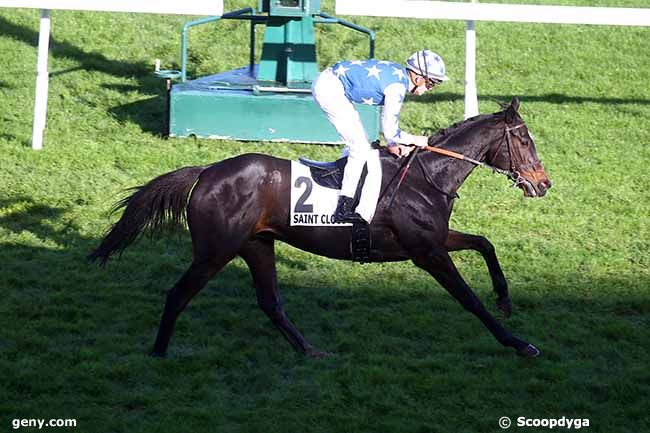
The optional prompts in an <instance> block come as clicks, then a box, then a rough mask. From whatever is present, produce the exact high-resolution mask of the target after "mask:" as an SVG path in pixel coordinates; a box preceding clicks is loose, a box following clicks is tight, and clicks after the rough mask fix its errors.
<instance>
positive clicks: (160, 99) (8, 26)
mask: <svg viewBox="0 0 650 433" xmlns="http://www.w3.org/2000/svg"><path fill="white" fill-rule="evenodd" d="M0 34H2V35H5V36H8V37H10V38H13V39H15V40H17V41H21V42H23V43H25V44H28V45H31V46H33V47H37V46H38V33H37V32H36V31H34V30H32V29H30V28H28V27H25V26H21V25H17V24H14V23H12V22H11V21H9V20H7V19H6V18H4V17H2V16H0ZM50 55H51V56H54V57H60V58H66V59H72V60H74V61H76V62H78V63H79V66H76V67H73V68H69V69H65V70H60V71H52V72H51V73H50V77H51V78H56V77H58V76H61V75H64V74H67V73H71V72H75V71H79V70H86V71H98V72H103V73H105V74H109V75H112V76H115V77H123V78H128V79H130V80H132V79H134V78H135V79H136V80H137V84H136V85H105V86H104V87H105V88H107V89H110V90H114V91H117V92H120V93H123V94H128V93H130V92H140V93H149V94H157V95H158V96H157V97H154V98H150V99H146V100H143V101H138V102H136V103H132V104H127V105H123V106H119V107H115V108H114V109H111V110H110V112H111V113H112V114H114V115H116V116H117V118H118V119H119V120H120V121H127V120H128V121H132V122H134V123H136V124H138V125H140V127H141V128H142V129H143V130H144V131H147V132H150V133H152V134H160V133H161V131H162V125H163V113H164V107H165V105H164V94H165V84H164V81H163V80H161V79H159V78H157V77H156V76H154V75H153V73H152V70H151V65H149V64H147V63H145V62H124V61H118V60H112V59H109V58H107V57H106V56H104V55H103V54H101V53H97V52H88V51H86V50H84V49H82V48H79V47H77V46H75V45H73V44H70V43H68V42H60V41H57V40H56V38H55V37H53V36H52V37H51V39H50ZM6 86H7V85H6V84H5V83H3V82H2V81H0V88H1V87H6ZM154 120H155V121H154Z"/></svg>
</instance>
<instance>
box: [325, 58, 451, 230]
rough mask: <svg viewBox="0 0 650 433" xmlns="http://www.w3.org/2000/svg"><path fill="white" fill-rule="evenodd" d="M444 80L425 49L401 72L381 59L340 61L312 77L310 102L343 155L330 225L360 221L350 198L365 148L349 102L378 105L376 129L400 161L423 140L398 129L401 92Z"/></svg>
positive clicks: (367, 145) (364, 137)
mask: <svg viewBox="0 0 650 433" xmlns="http://www.w3.org/2000/svg"><path fill="white" fill-rule="evenodd" d="M448 79H449V78H448V77H447V75H445V63H444V61H443V60H442V58H441V57H440V56H439V55H438V54H436V53H434V52H432V51H429V50H420V51H418V52H416V53H414V54H413V55H412V56H411V57H409V58H408V60H407V61H406V68H405V67H403V66H402V65H400V64H397V63H393V62H388V61H385V60H375V59H370V60H354V61H340V62H338V63H336V64H335V65H334V66H332V67H331V68H327V69H325V70H324V71H323V72H321V73H320V75H319V76H318V77H317V78H316V80H315V81H314V83H313V85H312V94H313V96H314V100H315V101H316V103H317V104H318V105H319V106H320V108H321V109H322V110H323V112H324V113H325V115H326V116H327V119H328V120H329V121H330V123H332V125H334V127H335V128H336V130H337V131H338V133H339V134H340V136H341V139H342V140H343V142H344V143H345V147H344V149H343V151H342V156H347V157H348V162H347V165H346V167H345V172H344V174H343V185H342V188H341V192H340V195H339V201H338V204H337V206H336V211H335V213H334V217H333V221H334V222H361V221H363V219H362V218H361V216H360V215H359V214H358V213H356V212H355V211H354V208H353V206H354V195H355V192H356V190H357V185H358V183H359V179H360V178H361V172H362V171H363V166H364V164H365V162H366V160H367V158H368V155H369V152H370V151H371V146H370V143H369V142H368V137H367V135H366V131H365V129H364V127H363V124H362V123H361V118H360V116H359V113H358V112H357V110H356V109H355V108H354V105H353V104H352V103H353V102H356V103H358V104H367V105H383V109H382V113H381V127H382V131H383V133H384V137H385V138H386V141H387V143H388V152H390V153H391V154H393V155H396V156H397V157H400V158H401V157H403V156H406V155H408V154H409V153H410V151H411V150H412V148H411V147H408V145H415V146H426V145H427V137H425V136H418V135H411V134H408V133H406V132H404V131H402V130H400V129H399V125H398V123H399V113H400V110H401V108H402V103H403V102H404V96H405V94H406V92H409V93H411V94H414V95H418V96H421V95H422V94H423V93H424V92H426V91H427V90H430V89H432V88H433V87H435V86H437V85H438V84H440V83H442V82H443V81H447V80H448Z"/></svg>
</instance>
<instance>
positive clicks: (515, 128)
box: [486, 98, 551, 197]
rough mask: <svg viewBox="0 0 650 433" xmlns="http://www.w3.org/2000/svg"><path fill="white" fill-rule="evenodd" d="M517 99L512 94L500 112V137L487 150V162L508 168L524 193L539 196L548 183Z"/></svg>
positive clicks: (528, 195) (547, 187)
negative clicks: (501, 138) (502, 128)
mask: <svg viewBox="0 0 650 433" xmlns="http://www.w3.org/2000/svg"><path fill="white" fill-rule="evenodd" d="M518 109H519V99H517V98H514V99H513V100H512V102H511V103H510V105H509V106H508V107H507V108H506V109H505V110H504V111H503V112H502V113H503V123H504V132H503V140H501V141H498V142H496V143H495V145H493V146H492V148H491V149H489V150H488V153H487V157H486V162H487V163H488V164H490V165H493V166H495V167H497V168H500V169H503V170H508V171H510V172H511V175H512V178H513V180H514V181H515V186H518V187H520V188H521V189H522V190H523V191H524V196H526V197H542V196H543V195H544V194H546V191H547V190H548V189H549V188H550V187H551V181H550V180H549V178H548V176H547V175H546V172H545V171H544V166H543V165H542V162H541V161H540V160H539V157H538V156H537V150H535V142H534V141H533V138H532V137H531V135H530V132H529V131H528V128H527V127H526V124H525V123H524V121H523V120H522V118H521V116H519V112H518Z"/></svg>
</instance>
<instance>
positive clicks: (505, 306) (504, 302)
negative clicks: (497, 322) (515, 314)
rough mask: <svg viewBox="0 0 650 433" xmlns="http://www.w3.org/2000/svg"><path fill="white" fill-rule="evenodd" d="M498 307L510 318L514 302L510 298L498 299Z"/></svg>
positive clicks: (504, 315)
mask: <svg viewBox="0 0 650 433" xmlns="http://www.w3.org/2000/svg"><path fill="white" fill-rule="evenodd" d="M497 308H498V309H499V311H501V314H503V317H505V318H508V317H510V315H511V314H512V302H510V298H508V297H506V298H502V299H497Z"/></svg>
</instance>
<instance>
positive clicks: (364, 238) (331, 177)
mask: <svg viewBox="0 0 650 433" xmlns="http://www.w3.org/2000/svg"><path fill="white" fill-rule="evenodd" d="M299 160H300V163H301V164H303V165H306V166H307V167H309V170H310V172H311V177H312V179H314V182H316V183H317V184H319V185H320V186H323V187H325V188H332V189H341V186H342V185H343V172H344V171H345V166H346V165H347V163H348V158H347V157H345V158H340V159H337V160H336V161H332V162H321V161H314V160H311V159H307V158H300V159H299ZM367 175H368V164H367V163H366V164H364V166H363V171H362V172H361V179H359V184H358V185H357V190H356V192H355V194H354V206H355V207H356V206H357V205H358V204H359V198H360V197H361V190H362V189H363V185H364V184H365V182H366V177H367ZM370 247H371V240H370V228H369V226H368V223H366V222H365V221H364V222H355V223H353V224H352V232H351V233H350V251H351V252H352V261H354V262H359V263H368V262H369V261H370Z"/></svg>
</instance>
